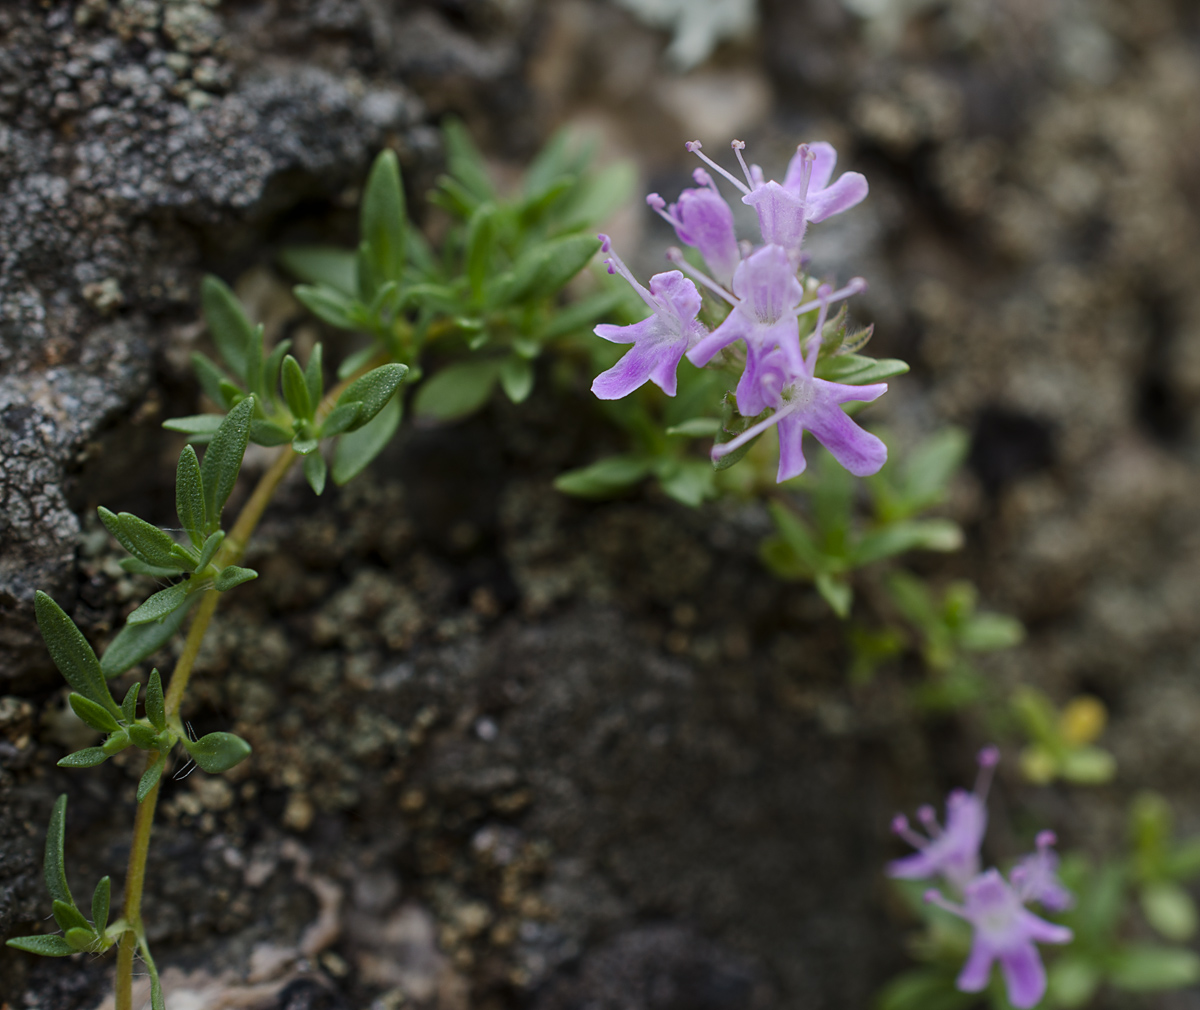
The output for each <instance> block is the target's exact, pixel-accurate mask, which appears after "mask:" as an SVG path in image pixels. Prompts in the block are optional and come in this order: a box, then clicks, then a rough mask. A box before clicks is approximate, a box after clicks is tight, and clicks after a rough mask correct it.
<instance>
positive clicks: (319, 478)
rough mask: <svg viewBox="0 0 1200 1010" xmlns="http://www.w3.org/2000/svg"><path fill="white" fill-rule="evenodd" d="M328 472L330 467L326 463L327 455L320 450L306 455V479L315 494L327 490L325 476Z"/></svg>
mask: <svg viewBox="0 0 1200 1010" xmlns="http://www.w3.org/2000/svg"><path fill="white" fill-rule="evenodd" d="M328 473H329V468H328V467H327V466H326V465H325V457H324V456H322V455H321V454H320V453H319V452H314V453H312V454H311V455H309V456H305V457H304V479H305V480H307V481H308V486H309V487H311V488H312V489H313V494H320V493H321V492H322V491H324V490H325V477H326V476H327V474H328Z"/></svg>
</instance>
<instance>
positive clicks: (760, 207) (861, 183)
mask: <svg viewBox="0 0 1200 1010" xmlns="http://www.w3.org/2000/svg"><path fill="white" fill-rule="evenodd" d="M732 146H733V150H734V153H735V154H736V155H737V159H738V162H739V163H740V164H741V166H742V172H743V173H744V174H745V177H746V182H745V183H743V182H742V181H741V180H739V179H738V178H737V177H736V176H734V175H733V174H732V173H730V172H727V171H725V169H723V168H721V166H720V165H718V164H717V163H716V162H714V161H713V160H712V159H711V158H709V157H708V156H707V155H706V154H704V153H703V151H702V150H701V146H700V141H698V140H693V141H692V142H691V143H689V144H688V150H689V151H691V152H692V153H693V154H695V155H697V156H698V157H700V158H701V159H702V160H703V161H705V162H706V163H707V164H709V165H711V166H712V167H713V168H715V169H716V170H717V171H718V172H720V173H721V174H722V175H723V176H725V178H726V179H728V180H729V181H730V182H732V183H733V184H734V185H735V186H736V187H737V188H738V189H740V190H741V191H742V193H743V194H744V195H743V196H742V203H744V204H746V205H747V206H749V207H753V208H754V210H755V212H756V213H757V214H758V224H759V228H760V229H761V231H762V238H763V242H765V243H767V244H768V245H778V246H782V247H783V248H784V249H786V250H787V253H788V256H789V257H790V258H791V259H792V261H793V262H795V263H799V261H800V247H801V245H802V244H803V242H804V233H805V231H806V230H807V228H808V223H809V222H810V221H824V220H825V219H826V218H828V217H832V216H833V215H834V214H840V213H841V212H842V211H844V210H849V209H850V208H851V207H853V206H855V205H856V204H858V203H861V202H862V201H863V200H864V199H865V198H866V195H867V190H868V187H867V180H866V178H865V177H864V176H862V175H860V174H859V173H858V172H846V173H845V174H844V175H841V176H839V177H838V179H837V181H836V182H834V183H833V184H832V185H831V184H830V182H829V180H830V179H831V178H832V176H833V168H834V165H836V164H837V151H835V150H834V149H833V147H832V146H831V145H830V144H827V143H825V142H824V141H819V142H817V143H815V144H801V145H800V146H799V147H797V148H796V153H795V154H794V155H793V156H792V160H791V161H790V162H789V163H788V169H787V174H786V175H785V176H784V178H783V182H782V183H778V182H775V180H773V179H772V180H769V181H768V180H766V179H765V178H764V177H763V173H762V169H761V168H759V167H758V166H757V165H750V166H747V165H746V161H745V159H744V158H743V157H742V150H743V149H744V148H745V146H746V145H745V144H743V143H742V142H741V141H740V140H735V141H734V142H733V145H732Z"/></svg>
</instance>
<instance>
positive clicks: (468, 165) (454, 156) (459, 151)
mask: <svg viewBox="0 0 1200 1010" xmlns="http://www.w3.org/2000/svg"><path fill="white" fill-rule="evenodd" d="M442 139H443V143H444V144H445V148H446V167H447V168H448V169H449V170H450V174H451V175H452V176H454V178H455V179H456V180H457V181H458V182H459V183H461V184H462V186H463V188H464V189H465V190H466V191H467V193H468V194H470V196H472V197H473V198H474V200H475V202H480V201H483V200H492V199H494V198H495V196H496V191H495V189H494V188H493V187H492V181H491V179H489V178H488V174H487V168H486V167H485V166H484V162H483V156H482V155H481V154H480V153H479V151H478V150H477V149H476V147H475V145H474V144H473V143H472V142H471V138H470V135H469V134H468V133H467V130H466V127H465V126H463V124H462V123H461V122H460V121H459V120H458V119H455V118H452V117H448V118H447V119H446V120H445V121H444V122H443V123H442Z"/></svg>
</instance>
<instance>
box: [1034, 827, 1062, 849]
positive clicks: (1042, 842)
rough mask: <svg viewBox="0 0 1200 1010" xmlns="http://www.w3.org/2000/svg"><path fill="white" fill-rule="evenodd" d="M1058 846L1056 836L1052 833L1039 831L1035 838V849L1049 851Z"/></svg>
mask: <svg viewBox="0 0 1200 1010" xmlns="http://www.w3.org/2000/svg"><path fill="white" fill-rule="evenodd" d="M1057 844H1058V836H1057V835H1056V834H1055V833H1054V832H1053V831H1039V832H1038V836H1037V847H1038V848H1039V849H1049V848H1051V847H1052V846H1054V845H1057Z"/></svg>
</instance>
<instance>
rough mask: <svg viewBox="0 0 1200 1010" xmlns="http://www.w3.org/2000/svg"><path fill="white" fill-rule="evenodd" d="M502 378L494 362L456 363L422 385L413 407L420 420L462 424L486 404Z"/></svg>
mask: <svg viewBox="0 0 1200 1010" xmlns="http://www.w3.org/2000/svg"><path fill="white" fill-rule="evenodd" d="M499 375H500V362H499V361H498V360H497V359H495V358H485V359H482V360H474V359H468V360H467V361H458V362H455V363H454V364H452V365H448V366H447V367H445V368H443V369H442V370H441V371H440V372H438V373H437V374H436V375H435V376H433V378H431V379H426V380H425V381H424V382H423V383H421V385H420V387H419V388H418V389H417V395H416V399H415V400H414V404H413V406H414V408H415V410H416V413H417V415H418V416H419V417H432V418H436V419H437V420H439V421H457V420H460V419H461V418H464V417H467V416H468V415H470V414H473V413H475V411H477V410H479V408H480V407H482V406H483V405H484V404H485V403H487V401H488V399H489V397H490V396H491V395H492V389H493V388H494V387H495V385H496V380H497V378H499Z"/></svg>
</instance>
